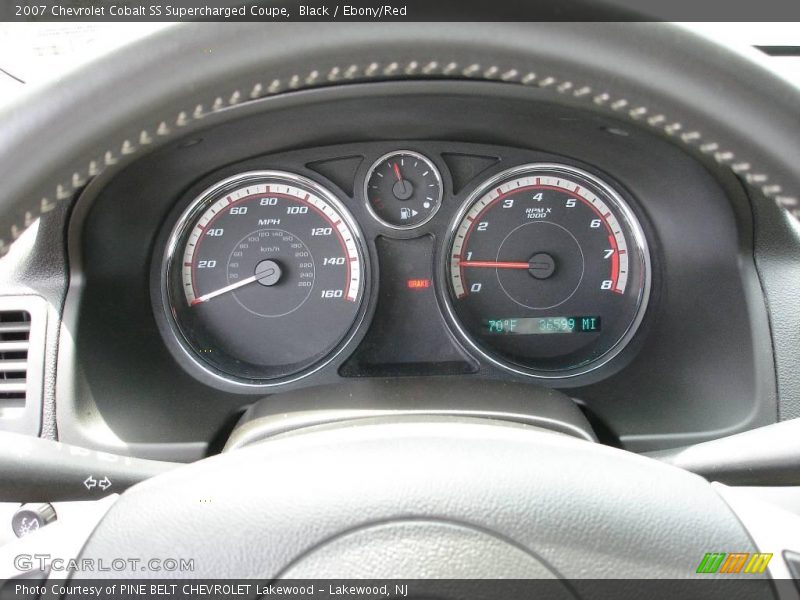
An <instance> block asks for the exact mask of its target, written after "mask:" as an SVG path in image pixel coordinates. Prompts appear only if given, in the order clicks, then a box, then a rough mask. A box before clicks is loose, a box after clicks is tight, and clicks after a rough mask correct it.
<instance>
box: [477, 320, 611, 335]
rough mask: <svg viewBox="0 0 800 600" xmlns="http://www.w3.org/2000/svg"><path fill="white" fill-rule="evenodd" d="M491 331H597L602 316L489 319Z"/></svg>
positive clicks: (503, 332) (528, 332)
mask: <svg viewBox="0 0 800 600" xmlns="http://www.w3.org/2000/svg"><path fill="white" fill-rule="evenodd" d="M486 329H487V331H488V332H489V333H496V334H501V335H536V334H542V333H597V332H598V331H600V317H521V318H511V319H488V320H487V321H486Z"/></svg>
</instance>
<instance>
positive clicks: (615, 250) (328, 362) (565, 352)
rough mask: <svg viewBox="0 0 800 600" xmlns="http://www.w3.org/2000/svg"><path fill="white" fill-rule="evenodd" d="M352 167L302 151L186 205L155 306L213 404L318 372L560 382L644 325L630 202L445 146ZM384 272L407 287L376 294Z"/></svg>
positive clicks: (638, 244) (546, 169)
mask: <svg viewBox="0 0 800 600" xmlns="http://www.w3.org/2000/svg"><path fill="white" fill-rule="evenodd" d="M359 149H360V153H361V159H360V160H358V161H354V160H349V161H343V162H337V160H336V157H334V159H333V160H331V161H327V162H326V161H324V160H323V161H319V160H316V159H317V156H315V151H312V150H309V151H305V152H303V151H299V152H295V153H291V154H290V155H289V156H288V160H274V159H272V158H271V157H264V158H263V159H254V160H252V161H247V162H246V163H244V164H242V165H241V169H242V170H241V171H240V172H234V173H232V174H231V171H234V169H236V168H237V167H236V166H231V167H229V168H227V169H225V171H224V172H223V173H220V174H219V175H217V174H210V175H208V176H207V177H206V178H204V179H203V180H202V182H203V183H201V184H198V185H197V186H195V187H194V188H193V191H192V192H189V193H187V194H186V197H185V198H184V199H183V201H182V202H181V203H179V205H178V209H179V212H177V213H176V216H175V217H174V218H173V219H170V220H169V222H168V227H169V235H167V236H166V242H165V247H164V249H163V257H162V259H161V261H160V265H161V266H160V269H159V270H158V271H155V272H154V276H155V277H157V278H158V281H157V282H154V289H157V290H158V292H159V293H158V294H157V295H156V297H154V304H155V310H156V311H157V312H159V311H160V312H161V318H160V320H159V323H160V324H161V325H162V326H161V330H162V335H163V336H164V338H165V341H166V342H167V345H168V347H169V348H170V350H171V351H172V352H173V355H174V356H176V358H177V359H178V360H179V361H180V362H181V364H183V366H184V367H185V368H186V369H187V370H188V371H189V373H190V374H192V375H193V376H195V377H198V378H199V379H200V380H202V381H204V382H207V383H211V384H212V385H216V386H219V387H220V388H222V389H228V388H229V386H234V387H241V386H244V388H255V389H262V388H263V389H267V388H273V387H276V386H278V387H280V386H283V385H285V384H289V383H292V382H296V381H298V380H300V379H303V378H305V377H307V376H308V375H310V374H312V373H315V372H317V371H320V370H326V369H334V372H335V373H336V375H337V376H375V375H377V374H392V373H403V374H419V373H426V374H437V373H438V374H448V373H453V372H456V373H459V372H460V373H470V372H473V373H474V372H479V371H480V372H483V373H484V374H489V375H491V373H492V372H493V370H496V371H497V372H498V373H503V372H505V373H508V374H512V375H514V376H518V377H521V378H523V379H537V380H546V381H556V382H558V381H566V380H567V379H569V378H573V377H576V376H579V375H582V374H585V373H587V372H589V371H594V370H596V369H598V368H600V367H602V366H604V365H606V364H608V363H609V362H610V361H612V360H613V358H614V357H615V356H617V355H618V354H620V353H621V352H623V351H624V350H625V348H626V345H627V344H628V342H630V340H631V339H632V338H633V337H634V336H635V334H636V332H637V329H638V326H639V324H640V323H641V321H642V319H643V317H644V315H645V309H646V307H647V304H648V299H649V293H650V285H651V276H652V274H651V262H650V256H649V252H648V245H647V242H646V240H645V237H644V233H643V228H642V227H641V225H640V224H639V220H638V218H637V217H636V216H635V214H634V211H633V210H632V209H631V208H630V206H629V204H630V203H632V202H635V200H632V199H630V195H627V194H625V195H627V198H628V199H627V200H626V199H623V195H624V192H622V191H620V186H619V184H614V185H612V184H611V183H609V182H608V180H609V179H610V175H608V174H601V173H597V172H596V171H595V173H591V172H590V171H589V170H588V169H591V168H592V167H591V166H589V165H583V164H581V163H578V162H577V161H574V160H571V159H566V158H564V157H555V156H553V155H547V154H543V153H530V152H528V153H526V152H519V151H516V154H518V155H519V156H518V157H517V156H513V154H512V152H511V151H510V150H503V149H500V148H490V149H485V148H484V149H481V150H482V152H481V153H479V152H477V149H474V150H473V151H472V153H470V152H466V151H465V148H464V146H463V145H461V144H455V143H454V144H448V143H447V142H441V143H438V144H437V145H431V144H430V143H424V142H422V143H416V144H414V143H407V144H397V145H392V144H391V143H389V142H386V143H374V144H364V145H361V146H360V148H359ZM325 150H326V149H317V150H316V152H324V151H325ZM328 150H329V149H328ZM506 154H512V155H510V156H506ZM525 159H528V160H525ZM530 159H538V160H536V161H533V162H531V160H530ZM545 159H546V160H545ZM331 165H333V169H332V168H331ZM254 167H257V168H254ZM309 167H312V168H309ZM465 174H466V175H465ZM456 190H458V191H456ZM392 239H394V240H396V243H389V241H390V240H392ZM414 240H422V241H423V245H424V246H425V247H428V248H429V249H428V250H422V251H420V248H421V247H420V246H419V245H417V246H416V247H415V246H414V243H413V241H414ZM424 240H428V241H424ZM398 265H399V266H398ZM409 265H410V266H409ZM381 267H383V269H384V270H385V271H386V272H387V273H407V280H405V281H403V282H397V281H389V280H386V281H382V280H381V277H380V271H381ZM372 281H374V282H375V289H376V290H380V291H378V292H376V293H375V294H373V293H372V292H373V290H372V286H371V285H370V282H372ZM408 294H415V298H413V301H412V298H408V301H407V302H402V301H401V302H400V303H399V304H394V307H395V309H394V313H393V314H386V310H383V311H378V319H379V320H381V319H382V320H383V321H391V320H395V319H396V320H398V321H399V322H400V325H399V326H394V327H386V326H385V324H382V323H377V324H375V325H374V327H375V328H377V329H375V330H374V331H373V332H372V335H367V332H368V331H369V329H370V326H372V325H373V324H372V323H371V321H370V318H371V316H372V315H373V314H375V309H376V304H377V303H378V302H379V301H382V302H395V300H396V298H397V297H398V296H403V295H406V296H407V295H408ZM421 294H427V296H426V299H424V300H422V302H421V303H420V295H421ZM415 303H416V304H415ZM412 305H414V306H416V307H417V308H416V309H415V310H416V311H417V312H416V313H415V314H406V312H407V310H406V309H407V308H408V307H410V306H412ZM384 309H385V307H384ZM365 317H366V318H365ZM409 331H410V332H411V336H409V335H408V332H409ZM380 332H384V334H383V335H381V334H380ZM363 335H367V340H368V342H369V346H368V347H366V349H362V348H359V346H358V343H359V340H360V339H361V337H362V336H363ZM410 339H414V340H416V343H415V342H413V341H409V340H410ZM442 339H444V340H447V341H446V342H445V344H450V346H451V347H453V348H454V349H453V350H452V351H448V350H447V349H446V348H443V347H442ZM398 340H403V343H402V344H399V346H401V347H397V348H395V345H396V344H395V342H396V341H398ZM418 344H419V345H420V346H425V347H440V348H441V352H440V354H441V355H442V356H443V358H442V359H441V360H439V361H436V360H433V361H431V359H430V358H426V357H427V356H428V355H425V354H424V353H420V352H415V350H414V347H415V346H417V345H418ZM387 348H388V349H389V351H387V350H386V349H387ZM340 354H341V358H340V359H339V360H337V361H334V359H335V358H337V357H338V356H339V355H340ZM364 354H373V355H374V356H372V357H370V356H364ZM419 356H422V358H417V357H419ZM447 356H449V358H447ZM350 357H352V360H350V361H349V362H347V361H348V359H349V358H350ZM378 357H379V358H378ZM373 359H374V360H373ZM343 361H344V362H346V363H347V364H346V366H345V367H342V368H339V367H340V366H341V365H342V364H343ZM375 361H377V362H378V364H374V363H375ZM423 363H426V364H423ZM437 364H439V365H440V366H438V367H437ZM618 367H619V365H618ZM440 371H441V372H440Z"/></svg>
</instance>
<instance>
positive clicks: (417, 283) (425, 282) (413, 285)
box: [406, 279, 431, 290]
mask: <svg viewBox="0 0 800 600" xmlns="http://www.w3.org/2000/svg"><path fill="white" fill-rule="evenodd" d="M406 284H407V285H408V289H410V290H426V289H428V288H429V287H431V280H430V279H409V280H408V281H407V282H406Z"/></svg>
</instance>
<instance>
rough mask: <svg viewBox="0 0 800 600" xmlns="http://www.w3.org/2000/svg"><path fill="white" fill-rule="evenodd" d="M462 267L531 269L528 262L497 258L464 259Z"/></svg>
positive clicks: (461, 263)
mask: <svg viewBox="0 0 800 600" xmlns="http://www.w3.org/2000/svg"><path fill="white" fill-rule="evenodd" d="M459 264H460V265H461V266H462V267H483V268H486V269H529V268H530V265H529V264H528V263H526V262H503V261H496V260H462V261H461V262H460V263H459Z"/></svg>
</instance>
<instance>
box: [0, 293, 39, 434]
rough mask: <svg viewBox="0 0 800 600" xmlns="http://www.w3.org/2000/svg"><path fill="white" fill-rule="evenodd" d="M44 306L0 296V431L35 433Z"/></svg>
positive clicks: (31, 298)
mask: <svg viewBox="0 0 800 600" xmlns="http://www.w3.org/2000/svg"><path fill="white" fill-rule="evenodd" d="M46 315H47V304H46V303H45V301H44V300H43V299H42V298H40V297H39V296H0V430H6V431H16V432H18V433H31V434H37V435H38V433H39V429H40V427H41V415H42V376H43V371H42V366H43V361H44V343H45V335H44V334H45V319H46Z"/></svg>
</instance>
